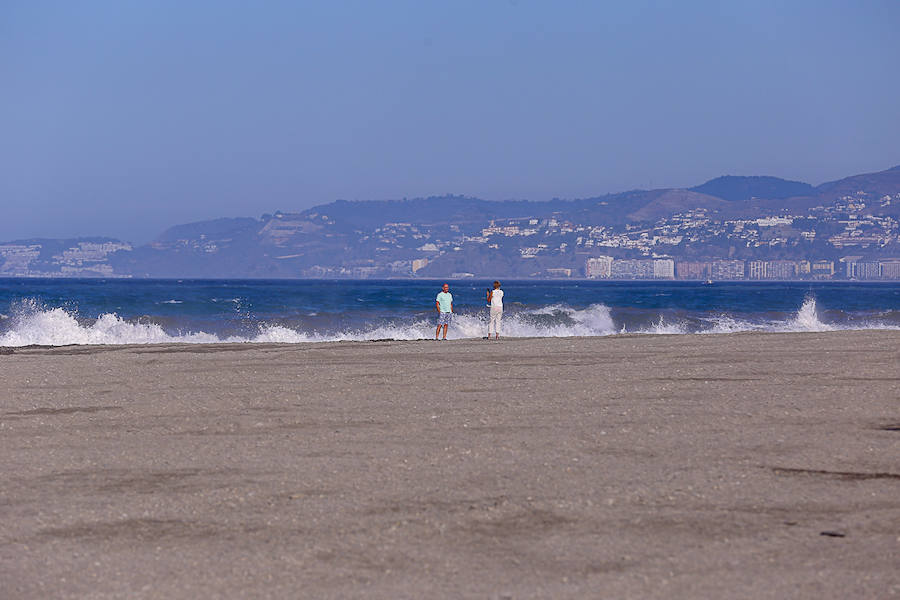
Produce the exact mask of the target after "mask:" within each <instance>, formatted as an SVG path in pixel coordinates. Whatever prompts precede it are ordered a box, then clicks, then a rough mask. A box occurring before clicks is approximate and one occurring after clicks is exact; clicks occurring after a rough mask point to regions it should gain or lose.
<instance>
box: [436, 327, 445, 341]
mask: <svg viewBox="0 0 900 600" xmlns="http://www.w3.org/2000/svg"><path fill="white" fill-rule="evenodd" d="M445 327H446V325H445ZM440 332H441V326H440V325H438V326H437V329H435V330H434V339H438V334H439V333H440Z"/></svg>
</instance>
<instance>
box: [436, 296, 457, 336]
mask: <svg viewBox="0 0 900 600" xmlns="http://www.w3.org/2000/svg"><path fill="white" fill-rule="evenodd" d="M434 305H435V307H436V308H437V311H438V321H437V329H436V330H435V332H434V339H438V335H439V334H440V333H441V327H442V326H443V328H444V337H443V338H442V339H445V340H446V339H447V325H449V324H450V320H451V319H452V318H453V294H451V293H450V286H449V285H447V284H446V283H445V284H444V285H443V286H441V291H440V292H438V295H437V298H435V302H434Z"/></svg>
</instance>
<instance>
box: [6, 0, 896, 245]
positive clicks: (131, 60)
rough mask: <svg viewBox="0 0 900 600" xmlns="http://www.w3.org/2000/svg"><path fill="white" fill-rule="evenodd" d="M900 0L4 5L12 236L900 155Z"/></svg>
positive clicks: (141, 230) (808, 167)
mask: <svg viewBox="0 0 900 600" xmlns="http://www.w3.org/2000/svg"><path fill="white" fill-rule="evenodd" d="M898 17H900V4H897V3H895V2H889V1H870V2H862V3H856V4H852V5H851V4H848V3H841V2H812V1H804V2H794V3H790V4H789V5H787V6H781V5H779V4H776V3H761V4H743V3H741V4H733V5H726V6H721V5H718V4H717V3H714V2H690V3H681V4H677V5H664V4H660V3H656V2H634V3H628V4H626V5H622V6H615V7H607V6H598V5H595V4H594V3H589V2H569V3H562V4H555V5H545V4H541V3H538V2H535V1H529V0H518V1H511V2H505V3H496V4H490V5H483V4H481V3H477V2H456V3H453V4H433V5H431V4H425V3H416V2H387V3H379V4H369V3H364V2H351V3H340V4H339V5H335V4H327V3H318V2H316V3H293V2H273V3H267V4H265V5H261V6H251V5H246V4H243V3H239V2H230V1H223V2H196V3H190V4H188V5H182V4H179V3H175V2H159V3H153V4H152V5H151V4H149V3H148V4H138V5H127V6H126V5H123V4H120V3H116V2H100V1H89V2H83V3H78V4H68V3H62V2H60V3H50V4H47V3H42V4H40V5H35V4H33V3H27V2H8V3H5V4H4V5H3V6H2V7H0V77H2V79H0V81H2V82H3V84H4V90H5V91H4V94H2V95H0V125H2V129H3V131H4V135H3V136H2V138H0V164H2V165H3V170H2V173H0V175H2V176H0V202H2V204H0V206H2V211H3V213H4V218H3V219H2V220H0V240H10V239H17V238H18V239H23V238H32V237H49V238H52V237H78V236H92V235H102V236H110V237H116V238H120V239H123V240H127V241H131V242H135V243H143V242H146V241H148V240H149V239H151V238H152V237H154V236H155V235H157V234H159V233H160V232H161V231H162V230H164V229H165V228H166V227H169V226H171V225H176V224H180V223H187V222H192V221H198V220H204V219H210V218H217V217H236V216H249V217H259V216H260V215H262V214H263V213H271V212H274V211H276V210H282V211H298V210H303V209H306V208H309V207H311V206H314V205H317V204H325V203H328V202H331V201H334V200H337V199H345V200H357V199H358V200H381V199H399V198H403V197H410V198H412V197H427V196H439V195H444V194H448V193H450V194H458V195H466V196H472V197H478V198H483V199H486V200H506V199H523V200H533V201H542V200H549V199H551V198H553V197H559V198H583V197H591V196H601V195H605V194H607V193H616V192H621V191H625V190H629V189H639V188H643V189H649V188H663V187H691V186H695V185H699V184H702V183H703V182H705V181H707V180H709V179H712V178H714V177H718V176H721V175H767V176H775V177H782V178H784V179H789V180H796V181H803V182H806V183H810V184H813V185H819V184H821V183H823V182H826V181H830V180H834V179H840V178H842V177H845V176H849V175H854V174H859V173H865V172H874V171H880V170H884V169H887V168H890V167H893V166H895V165H897V164H898V163H900V119H897V118H896V108H895V104H896V100H895V99H896V97H897V96H898V92H900V82H898V81H897V78H896V77H893V76H891V75H890V73H892V72H893V71H894V70H895V69H894V63H895V60H896V57H897V56H900V41H898V39H897V37H896V35H894V27H895V25H896V24H897V23H898V22H900V18H898Z"/></svg>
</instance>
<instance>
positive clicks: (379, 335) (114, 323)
mask: <svg viewBox="0 0 900 600" xmlns="http://www.w3.org/2000/svg"><path fill="white" fill-rule="evenodd" d="M12 308H13V310H12V311H11V313H12V314H11V316H9V317H8V318H6V319H4V320H3V323H4V325H3V332H2V333H0V346H28V345H47V346H62V345H68V344H165V343H192V344H207V343H222V342H227V343H242V342H243V343H246V342H251V343H290V344H294V343H301V342H334V341H358V340H373V339H395V340H415V339H423V338H425V339H430V338H433V336H434V331H435V327H436V323H435V319H434V318H433V317H425V318H422V317H420V318H417V319H410V320H409V321H408V322H394V323H386V324H379V325H375V326H371V327H362V328H356V329H352V328H351V329H346V330H342V331H336V332H317V331H298V330H295V329H292V328H290V327H285V326H283V325H274V324H266V323H263V324H261V325H260V326H259V331H258V333H256V334H252V335H249V336H246V337H244V336H231V337H221V336H218V335H216V334H214V333H208V332H204V331H195V332H178V333H172V332H167V331H165V330H164V329H163V328H162V327H161V326H159V325H157V324H154V323H135V322H132V321H128V320H125V319H123V318H121V317H119V316H118V315H116V314H114V313H105V314H102V315H100V316H99V317H98V318H97V319H95V320H93V321H90V320H84V319H82V320H81V321H79V319H78V318H77V315H76V314H75V313H73V312H69V311H67V310H65V309H63V308H58V307H57V308H45V307H42V306H40V305H39V304H38V303H37V302H35V301H33V300H23V301H20V302H18V303H17V304H16V305H14V306H13V307H12ZM487 319H488V314H487V311H484V312H481V313H478V314H456V315H454V318H453V323H452V325H451V326H450V328H449V331H448V337H449V338H450V339H462V338H481V337H484V336H485V335H487ZM701 321H702V322H705V323H706V326H704V327H701V330H700V331H695V330H696V326H694V327H693V328H692V327H691V326H690V325H689V324H688V323H686V322H667V321H665V319H664V318H663V317H660V318H659V320H658V321H656V322H655V323H653V324H651V325H649V326H646V327H642V328H636V329H632V328H629V332H631V333H644V334H667V335H685V334H690V333H736V332H743V331H771V332H795V331H831V330H835V329H895V330H896V329H900V327H896V326H891V325H886V324H884V323H878V322H866V323H864V324H860V325H852V326H851V325H832V324H827V323H824V322H822V321H821V319H820V318H819V314H818V311H817V307H816V301H815V299H814V298H811V297H810V298H807V299H806V300H805V301H804V302H803V304H802V306H801V307H800V308H799V309H798V310H797V312H796V313H795V314H794V315H792V316H791V317H790V318H787V319H784V320H769V321H765V322H753V321H750V320H742V319H740V318H738V317H735V316H732V315H726V314H723V315H718V316H712V317H705V318H701ZM625 331H626V327H625V325H624V324H620V325H618V326H617V325H616V323H614V322H613V319H612V316H611V314H610V309H609V308H608V307H606V306H604V305H602V304H594V305H591V306H589V307H587V308H583V309H575V308H571V307H567V306H564V305H553V306H548V307H543V308H540V309H536V310H525V311H521V312H517V313H514V312H508V313H507V314H505V315H504V317H503V325H502V331H501V335H502V336H503V337H570V336H573V337H580V336H605V335H613V334H616V333H625Z"/></svg>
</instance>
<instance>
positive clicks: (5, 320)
mask: <svg viewBox="0 0 900 600" xmlns="http://www.w3.org/2000/svg"><path fill="white" fill-rule="evenodd" d="M441 283H443V281H425V280H410V281H408V280H388V281H375V280H364V281H347V280H339V281H317V280H246V281H237V280H177V281H176V280H118V279H116V280H99V279H82V280H77V279H0V346H25V345H31V344H40V345H65V344H134V343H138V344H140V343H171V342H187V343H213V342H307V341H334V340H370V339H386V338H391V339H419V338H428V337H433V336H434V318H435V312H434V298H435V295H436V294H437V292H438V291H439V290H440V285H441ZM449 283H450V287H451V292H452V293H453V296H454V308H455V311H456V313H457V314H456V315H455V318H454V322H453V324H452V326H451V327H450V331H449V336H448V337H450V338H472V337H482V336H484V335H485V334H486V330H487V317H488V309H487V307H486V303H485V293H486V290H487V288H488V287H489V285H490V282H489V281H479V280H472V279H467V280H463V281H450V282H449ZM503 289H504V291H505V297H504V302H505V311H504V318H503V335H505V336H529V337H544V336H587V335H610V334H615V333H621V332H628V333H657V334H659V333H665V334H703V333H728V332H737V331H824V330H830V329H885V328H889V329H900V284H898V283H855V282H847V283H833V282H828V283H809V282H777V283H763V282H753V283H747V282H734V283H729V282H716V283H714V284H713V285H705V284H702V283H698V282H655V281H654V282H642V281H635V282H621V281H616V282H608V281H532V280H529V281H506V282H504V284H503Z"/></svg>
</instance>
